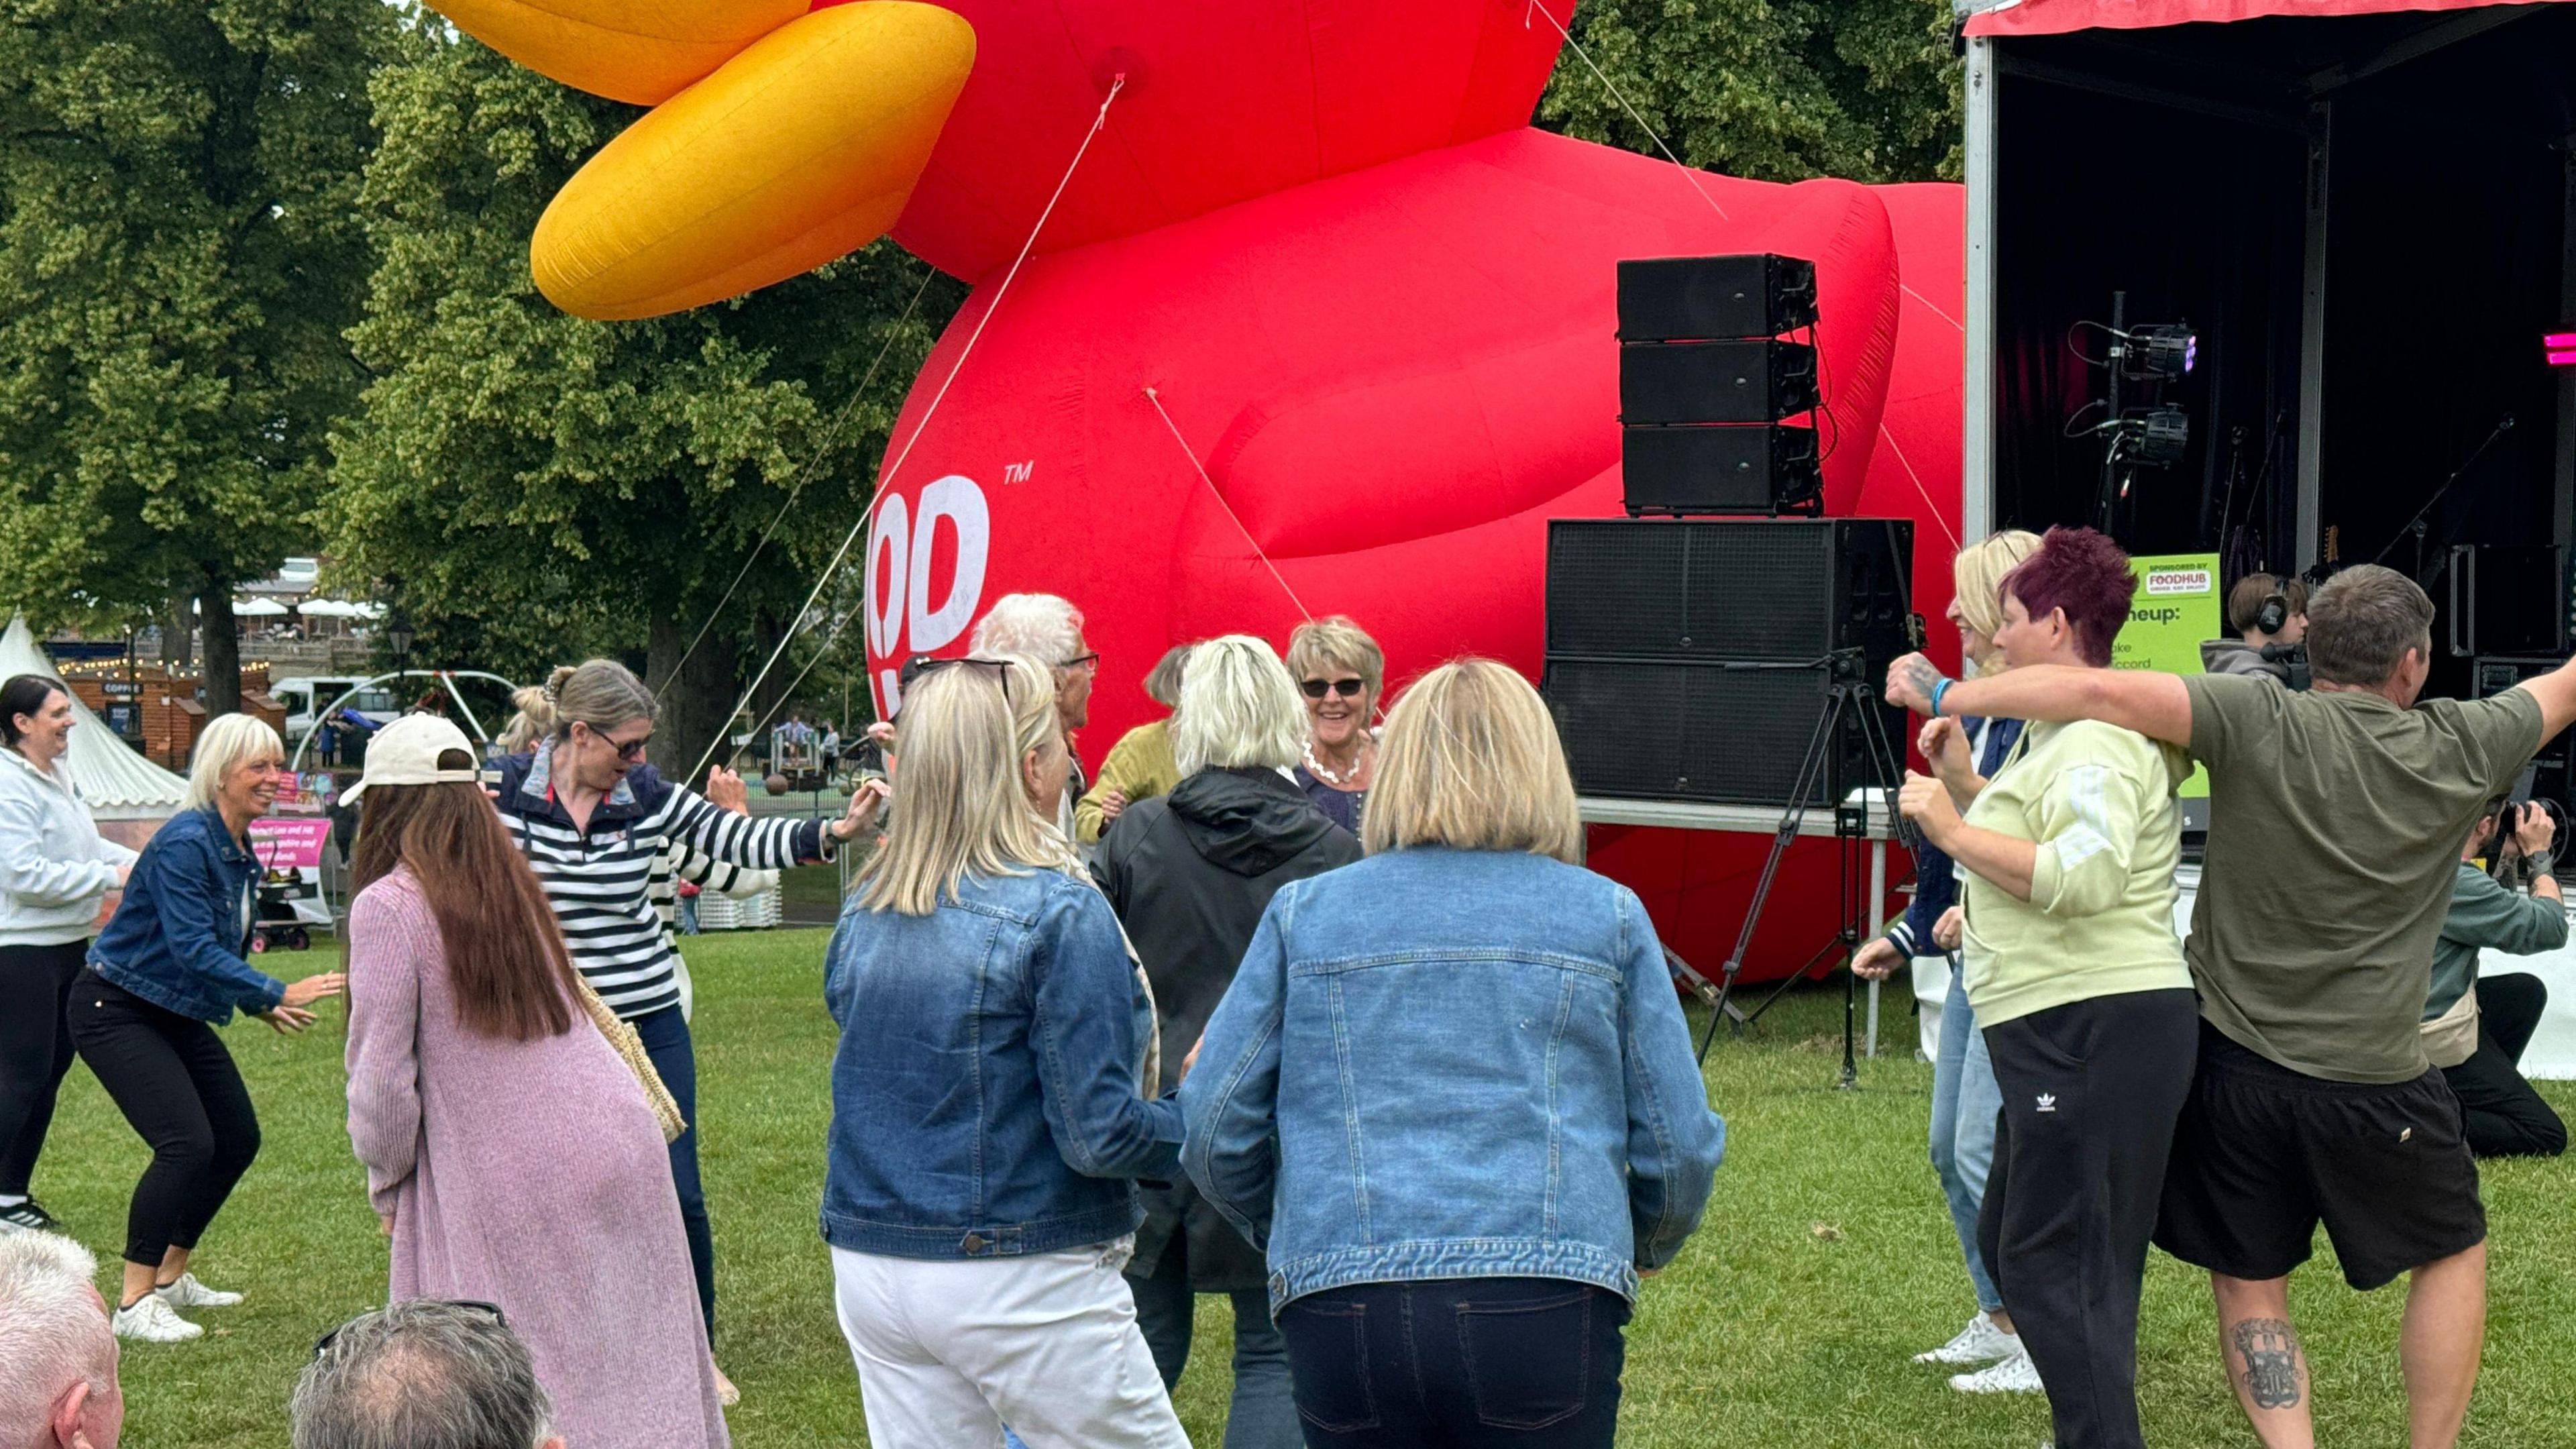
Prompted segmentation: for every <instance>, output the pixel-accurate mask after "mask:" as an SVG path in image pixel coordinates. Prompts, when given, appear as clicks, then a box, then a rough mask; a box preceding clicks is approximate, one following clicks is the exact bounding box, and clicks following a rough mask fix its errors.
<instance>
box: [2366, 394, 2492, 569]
mask: <svg viewBox="0 0 2576 1449" xmlns="http://www.w3.org/2000/svg"><path fill="white" fill-rule="evenodd" d="M2512 431H2513V414H2511V413H2506V414H2505V415H2504V416H2503V417H2502V418H2500V419H2498V420H2497V422H2496V425H2495V431H2493V432H2491V433H2488V434H2487V439H2486V441H2485V442H2483V443H2480V444H2478V445H2477V447H2475V448H2474V449H2471V450H2470V452H2469V456H2468V457H2466V458H2463V459H2461V460H2460V466H2458V467H2457V468H2454V469H2452V470H2451V476H2450V477H2448V478H2445V479H2443V480H2442V486H2441V487H2439V488H2436V489H2434V490H2433V496H2432V497H2430V498H2427V499H2425V500H2424V506H2423V507H2421V508H2418V509H2416V510H2415V516H2414V517H2413V518H2410V519H2408V520H2406V525H2405V526H2404V527H2403V528H2400V529H2398V530H2397V532H2396V533H2394V534H2392V535H2390V536H2389V539H2388V542H2387V543H2386V544H2384V545H2382V546H2381V547H2380V550H2379V554H2378V556H2377V557H2375V558H2373V559H2372V560H2371V562H2372V563H2375V564H2377V563H2386V562H2387V561H2388V551H2389V550H2390V549H2393V548H2395V547H2397V540H2399V539H2401V538H2404V537H2406V536H2407V535H2409V534H2412V535H2414V538H2415V571H2414V572H2413V573H2412V574H2410V575H2408V577H2410V578H2412V579H2414V580H2415V582H2416V583H2417V584H2419V585H2420V584H2422V583H2423V582H2424V531H2425V524H2424V519H2425V517H2426V516H2427V515H2429V514H2430V513H2432V511H2433V510H2434V509H2435V508H2436V507H2438V506H2439V505H2440V504H2441V502H2442V500H2443V499H2444V498H2446V497H2449V496H2450V492H2451V489H2452V487H2453V485H2455V484H2457V483H2458V482H2459V481H2460V480H2461V479H2462V478H2464V477H2466V476H2467V475H2468V471H2469V470H2470V469H2471V468H2474V467H2476V466H2477V463H2478V460H2479V459H2480V458H2483V457H2485V456H2486V455H2487V449H2489V448H2492V447H2494V446H2495V441H2496V439H2498V438H2501V437H2503V436H2504V435H2505V434H2507V433H2510V432H2512Z"/></svg>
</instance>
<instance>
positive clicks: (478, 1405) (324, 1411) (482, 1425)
mask: <svg viewBox="0 0 2576 1449" xmlns="http://www.w3.org/2000/svg"><path fill="white" fill-rule="evenodd" d="M550 1407H551V1406H550V1405H549V1404H548V1403H547V1400H546V1391H545V1389H544V1388H543V1387H542V1386H541V1385H539V1384H538V1382H537V1367H536V1363H535V1361H534V1360H533V1359H531V1358H530V1357H529V1354H528V1346H527V1345H526V1344H525V1343H522V1342H520V1340H519V1336H518V1335H517V1334H515V1333H512V1332H511V1331H510V1330H509V1329H508V1328H507V1327H506V1326H504V1325H503V1324H502V1323H501V1322H500V1321H499V1320H498V1319H495V1318H494V1317H493V1316H492V1315H491V1314H489V1313H487V1312H485V1311H483V1310H481V1309H479V1308H469V1307H466V1306H465V1305H463V1304H460V1303H442V1302H439V1301H437V1300H435V1299H428V1298H416V1299H413V1300H411V1301H409V1302H405V1303H396V1304H394V1305H393V1306H391V1307H389V1308H384V1309H379V1310H377V1311H374V1312H371V1313H361V1314H359V1315H358V1316H357V1317H355V1318H352V1319H350V1320H349V1321H348V1322H347V1323H345V1324H343V1325H342V1326H341V1328H340V1331H339V1333H338V1334H337V1335H335V1336H334V1337H333V1338H332V1340H331V1344H330V1347H328V1348H327V1349H325V1350H324V1351H323V1352H321V1353H320V1354H317V1355H316V1356H315V1357H314V1360H313V1362H312V1363H310V1364H308V1365H306V1367H305V1370H304V1374H303V1377H301V1378H299V1379H297V1380H296V1381H295V1396H294V1397H293V1398H292V1399H291V1400H289V1401H288V1404H287V1417H288V1418H289V1420H290V1421H291V1422H292V1424H293V1434H294V1438H293V1441H292V1442H293V1444H294V1449H535V1446H537V1445H540V1444H543V1443H544V1442H545V1441H546V1439H547V1438H548V1437H549V1436H550V1435H551V1433H552V1430H551V1429H550V1428H549V1426H548V1424H547V1416H548V1413H549V1411H550Z"/></svg>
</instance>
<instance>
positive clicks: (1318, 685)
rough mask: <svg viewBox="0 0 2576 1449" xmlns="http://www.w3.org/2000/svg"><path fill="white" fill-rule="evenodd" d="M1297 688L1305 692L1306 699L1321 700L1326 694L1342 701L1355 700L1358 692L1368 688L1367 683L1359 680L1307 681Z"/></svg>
mask: <svg viewBox="0 0 2576 1449" xmlns="http://www.w3.org/2000/svg"><path fill="white" fill-rule="evenodd" d="M1297 687H1298V688H1299V689H1302V690H1304V691H1306V697H1307V698H1308V699H1322V698H1323V697H1324V696H1325V694H1326V693H1328V692H1329V693H1332V694H1338V695H1340V696H1341V697H1342V698H1344V699H1357V698H1359V697H1360V692H1361V691H1362V690H1364V689H1367V688H1368V683H1367V681H1365V680H1359V679H1309V680H1307V681H1305V682H1304V683H1302V684H1300V685H1298V686H1297Z"/></svg>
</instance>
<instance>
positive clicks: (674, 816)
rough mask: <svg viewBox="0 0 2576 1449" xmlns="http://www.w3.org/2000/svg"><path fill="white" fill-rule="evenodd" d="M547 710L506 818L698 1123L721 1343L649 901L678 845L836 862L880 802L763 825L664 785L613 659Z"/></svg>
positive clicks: (558, 685) (676, 1037)
mask: <svg viewBox="0 0 2576 1449" xmlns="http://www.w3.org/2000/svg"><path fill="white" fill-rule="evenodd" d="M544 704H545V710H546V713H547V714H548V715H549V716H550V717H548V718H539V719H537V720H536V723H537V724H538V725H539V726H540V727H541V731H542V734H541V737H540V739H539V742H538V744H537V747H536V749H535V750H534V751H533V752H531V753H528V754H524V755H509V756H505V757H504V758H503V759H502V761H501V778H500V787H499V797H498V800H497V803H498V805H499V806H500V810H501V816H502V823H503V824H505V825H507V826H508V827H509V831H510V838H511V839H512V840H513V841H514V842H516V844H517V845H518V847H519V850H520V851H521V853H523V854H525V855H526V856H527V858H528V864H529V865H530V866H532V867H533V868H534V869H535V870H536V873H537V881H538V883H539V884H540V885H542V886H544V887H545V892H546V900H547V902H548V903H549V904H551V905H552V906H553V907H554V912H555V920H556V922H557V923H558V924H559V925H561V926H562V927H563V934H564V944H565V945H566V946H567V947H569V948H570V949H571V951H572V961H573V965H574V966H575V967H576V968H577V969H578V970H579V971H580V972H581V974H582V977H583V978H584V979H585V980H587V981H589V982H590V984H591V987H592V989H593V990H595V991H597V992H598V993H599V995H600V997H601V999H602V1000H604V1001H606V1002H607V1003H608V1004H609V1005H610V1006H611V1007H612V1008H614V1009H615V1010H616V1012H617V1014H618V1015H619V1016H620V1017H622V1018H624V1019H626V1020H627V1021H630V1022H632V1023H634V1025H635V1031H636V1034H637V1035H638V1036H641V1037H642V1038H643V1040H644V1049H645V1050H646V1051H647V1052H648V1053H650V1054H651V1056H652V1058H653V1066H654V1069H655V1070H656V1071H658V1072H660V1073H661V1075H662V1082H663V1085H665V1086H667V1087H669V1088H670V1089H671V1095H672V1096H673V1097H674V1098H676V1099H677V1100H678V1102H679V1104H680V1114H681V1116H682V1117H683V1118H685V1119H686V1120H687V1121H688V1123H689V1128H688V1130H687V1131H685V1132H682V1133H681V1134H680V1136H679V1139H678V1140H677V1141H675V1142H673V1143H672V1144H671V1180H672V1182H673V1183H674V1185H676V1186H677V1187H678V1189H679V1194H680V1217H681V1221H682V1222H683V1223H684V1224H685V1225H686V1226H687V1228H688V1232H689V1258H690V1263H691V1266H692V1267H693V1268H695V1270H696V1272H697V1280H698V1304H699V1307H700V1309H701V1310H702V1311H703V1312H704V1314H705V1315H706V1320H707V1328H708V1338H709V1341H710V1342H712V1341H713V1339H714V1331H715V1240H714V1238H713V1236H712V1234H711V1233H710V1232H709V1230H708V1227H707V1209H706V1196H705V1194H704V1192H703V1191H702V1190H701V1189H700V1187H699V1183H698V1132H697V1117H698V1110H697V1075H698V1074H697V1061H696V1057H695V1055H694V1054H693V1052H692V1051H691V1048H690V1044H689V1024H688V1022H687V1020H686V1019H685V1018H684V1017H683V1016H682V1015H681V1012H680V988H679V980H678V973H677V969H676V961H677V957H676V956H675V954H674V953H673V952H672V950H671V945H670V940H669V938H668V937H667V936H666V935H664V933H663V930H662V920H661V917H660V915H659V914H657V913H656V912H655V911H654V909H653V902H652V900H651V898H650V893H649V887H650V882H651V876H652V871H653V859H654V857H655V856H656V855H657V854H659V853H660V852H661V850H662V847H663V845H664V844H665V843H666V842H668V843H673V844H679V845H685V846H688V847H690V848H691V849H694V850H696V851H698V852H700V853H702V854H704V855H707V856H710V857H712V858H714V859H716V860H720V861H725V862H728V863H730V864H734V865H743V866H750V867H753V868H755V869H763V870H781V869H785V868H786V867H788V866H791V865H796V864H798V863H800V862H804V861H812V860H828V859H830V858H831V856H832V852H833V851H834V850H835V849H836V848H837V847H838V846H839V844H840V843H841V842H842V841H844V840H848V839H850V838H852V837H853V836H855V835H857V834H858V832H859V830H860V829H861V828H862V822H863V821H864V820H866V819H867V818H868V817H870V816H871V815H873V814H874V812H875V809H876V804H877V797H876V795H875V794H873V793H872V792H868V791H861V792H860V793H859V794H858V795H856V796H854V797H853V798H852V799H851V801H850V810H849V813H848V814H847V815H846V816H844V817H843V818H841V819H839V820H833V821H828V822H826V821H817V820H793V819H784V818H780V819H770V820H756V819H752V818H750V817H748V816H744V815H738V814H735V813H733V812H731V811H729V810H726V809H724V808H723V807H721V806H719V805H717V804H716V803H714V802H713V801H711V800H709V799H707V798H706V797H705V796H703V795H700V794H698V793H697V792H696V791H694V790H690V789H687V788H685V787H683V786H679V785H675V784H673V783H671V782H670V781H668V780H665V779H663V778H662V776H661V774H660V773H659V772H658V771H656V770H655V769H654V768H653V767H652V766H651V765H648V764H645V763H644V762H643V759H644V747H645V744H646V742H647V741H648V740H649V739H650V738H651V737H652V733H653V720H654V717H655V715H656V714H657V713H658V711H659V708H660V706H659V704H658V703H657V702H656V701H655V700H654V698H653V694H652V691H650V690H648V689H646V688H645V687H644V682H643V681H642V680H639V679H637V678H636V677H635V676H634V674H633V673H632V672H631V671H629V670H628V669H627V668H626V666H624V665H622V664H619V663H617V662H615V661H614V660H608V659H593V660H591V661H589V662H588V663H586V664H583V665H582V666H580V667H579V668H577V669H573V668H566V669H558V670H556V671H555V672H554V677H553V678H552V679H551V680H549V681H548V682H547V684H546V699H545V702H544ZM725 773H727V772H724V771H721V770H719V771H718V772H717V774H719V775H722V774H725Z"/></svg>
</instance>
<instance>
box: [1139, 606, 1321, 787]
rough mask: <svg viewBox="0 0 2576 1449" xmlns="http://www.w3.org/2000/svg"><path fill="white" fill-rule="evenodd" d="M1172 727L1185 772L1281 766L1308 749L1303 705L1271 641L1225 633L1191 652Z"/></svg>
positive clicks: (1175, 750)
mask: <svg viewBox="0 0 2576 1449" xmlns="http://www.w3.org/2000/svg"><path fill="white" fill-rule="evenodd" d="M1171 731H1172V758H1173V760H1174V761H1175V762H1177V763H1178V764H1179V765H1180V767H1181V774H1182V775H1183V776H1184V777H1187V776H1190V775H1195V774H1197V773H1198V772H1199V771H1201V770H1205V769H1209V768H1211V767H1214V768H1218V769H1240V768H1244V767H1247V766H1257V767H1268V768H1272V769H1286V768H1287V767H1289V766H1290V765H1293V764H1295V763H1296V762H1297V757H1298V756H1299V755H1300V754H1302V753H1303V752H1304V750H1305V748H1306V707H1305V706H1304V705H1303V704H1301V703H1299V702H1298V699H1297V681H1296V680H1294V679H1292V678H1290V677H1289V674H1288V666H1287V665H1285V664H1282V663H1280V662H1279V656H1278V655H1277V654H1275V653H1273V652H1272V651H1271V648H1270V644H1269V641H1267V640H1264V639H1256V638H1254V637H1253V636H1252V635H1250V634H1228V635H1226V636H1225V637H1224V638H1222V639H1211V640H1209V641H1208V642H1206V643H1205V644H1202V645H1200V646H1199V647H1198V648H1196V649H1193V650H1191V651H1190V663H1189V667H1188V669H1187V670H1185V671H1183V673H1182V675H1181V704H1180V708H1179V709H1177V710H1175V711H1174V712H1173V714H1172V726H1171Z"/></svg>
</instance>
